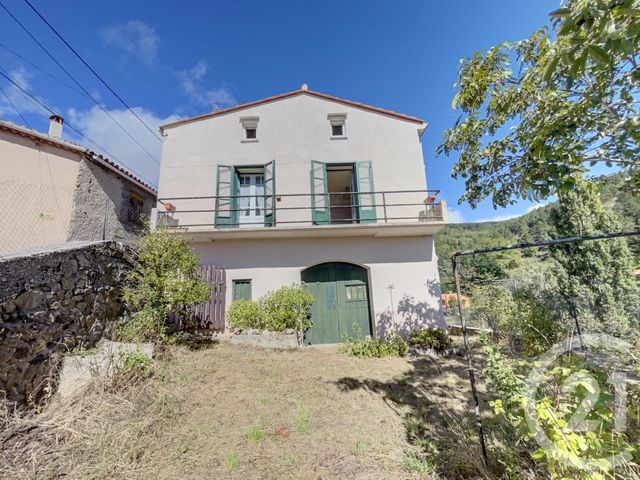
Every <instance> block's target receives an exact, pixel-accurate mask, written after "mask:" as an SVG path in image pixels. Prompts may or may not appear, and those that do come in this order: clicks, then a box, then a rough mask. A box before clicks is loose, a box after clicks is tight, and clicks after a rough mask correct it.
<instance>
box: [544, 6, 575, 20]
mask: <svg viewBox="0 0 640 480" xmlns="http://www.w3.org/2000/svg"><path fill="white" fill-rule="evenodd" d="M570 13H571V10H569V9H568V8H558V9H556V10H554V11H553V12H551V13H550V14H549V16H550V17H551V18H564V17H566V16H567V15H569V14H570Z"/></svg>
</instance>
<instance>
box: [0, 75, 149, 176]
mask: <svg viewBox="0 0 640 480" xmlns="http://www.w3.org/2000/svg"><path fill="white" fill-rule="evenodd" d="M0 76H2V77H4V78H6V79H7V80H8V81H9V82H11V83H12V84H13V85H14V86H15V87H16V88H18V89H19V90H20V91H21V92H22V93H24V94H25V95H26V96H27V97H29V98H30V99H31V100H32V101H33V102H35V103H36V104H37V105H39V106H40V107H42V108H44V109H45V110H46V111H48V112H49V113H50V114H52V115H55V113H56V112H55V111H54V110H53V108H51V107H50V106H48V105H47V104H46V103H44V102H43V101H42V100H40V99H39V98H38V97H36V96H35V95H34V94H33V93H31V92H30V91H29V90H28V89H27V87H25V86H24V85H22V84H20V83H19V82H18V81H17V80H15V79H14V78H13V77H11V76H10V75H8V74H7V72H5V71H4V70H3V69H1V68H0ZM65 123H66V124H67V127H68V128H70V129H71V130H73V131H74V132H75V133H76V134H78V135H79V136H80V137H81V138H83V139H84V140H86V141H87V142H89V143H91V144H93V145H94V146H95V147H96V148H97V149H98V150H101V151H102V152H103V153H104V154H105V155H107V156H108V157H110V158H112V159H113V160H115V161H116V162H118V163H119V164H121V165H123V166H124V167H126V168H128V169H129V170H130V171H131V172H132V173H135V174H136V175H137V176H138V177H140V178H141V179H142V180H144V181H145V182H147V183H148V184H149V185H151V184H152V182H150V181H149V180H148V179H146V178H145V177H144V176H142V175H140V174H139V173H138V172H137V171H136V170H134V169H133V168H131V167H130V166H129V165H127V164H126V163H124V162H122V161H120V160H118V159H117V158H116V157H115V156H114V155H112V154H111V153H109V152H108V151H107V150H106V149H105V148H103V147H101V146H100V145H98V144H97V143H96V142H94V141H93V140H91V139H90V138H89V137H87V136H86V135H85V134H84V133H82V132H81V131H80V130H78V129H77V128H75V127H74V126H73V125H71V123H70V122H68V121H65Z"/></svg>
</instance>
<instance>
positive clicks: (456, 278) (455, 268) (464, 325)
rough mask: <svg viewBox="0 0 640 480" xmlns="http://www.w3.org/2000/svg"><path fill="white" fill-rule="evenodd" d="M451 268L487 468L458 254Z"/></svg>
mask: <svg viewBox="0 0 640 480" xmlns="http://www.w3.org/2000/svg"><path fill="white" fill-rule="evenodd" d="M451 266H452V268H453V279H454V281H455V283H456V293H457V296H458V313H459V314H460V325H461V326H462V338H463V339H464V350H465V353H466V356H467V370H469V382H470V383H471V395H472V396H473V402H474V403H475V413H476V428H477V429H478V437H479V439H480V449H481V452H482V462H483V463H484V466H485V467H487V466H488V465H489V462H488V460H487V447H486V445H485V442H484V427H483V426H482V418H481V416H480V399H479V398H478V390H477V389H476V377H475V373H474V372H473V365H472V362H471V348H470V347H469V334H468V332H467V322H466V321H465V319H464V315H463V314H462V293H461V291H460V274H459V272H458V262H457V259H456V254H455V253H454V254H453V255H452V256H451Z"/></svg>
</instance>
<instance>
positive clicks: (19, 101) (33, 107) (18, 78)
mask: <svg viewBox="0 0 640 480" xmlns="http://www.w3.org/2000/svg"><path fill="white" fill-rule="evenodd" d="M9 76H10V77H11V78H12V79H13V80H15V82H16V83H18V84H19V85H21V86H22V87H23V88H24V89H25V90H28V91H33V89H32V88H31V85H30V80H31V78H32V77H33V74H32V73H30V72H29V71H27V69H26V68H24V67H23V66H20V67H19V68H17V69H15V70H12V71H10V72H9ZM7 83H8V85H7V86H6V87H5V86H4V85H2V90H3V91H4V92H5V93H6V97H5V95H4V94H0V116H3V117H5V116H12V117H15V116H17V115H18V114H17V113H16V109H17V110H18V111H19V112H20V113H22V114H25V113H38V114H41V115H46V116H49V111H47V110H45V109H44V108H43V107H41V106H40V105H38V104H37V103H36V102H35V101H34V100H32V99H31V98H29V97H28V96H27V95H25V94H24V93H22V91H21V90H20V89H19V88H18V87H16V86H15V85H14V84H12V83H9V82H8V81H7ZM7 97H9V99H7ZM37 98H38V99H40V101H42V102H43V103H45V104H46V102H45V101H44V100H42V99H41V98H40V97H37ZM12 104H13V105H12Z"/></svg>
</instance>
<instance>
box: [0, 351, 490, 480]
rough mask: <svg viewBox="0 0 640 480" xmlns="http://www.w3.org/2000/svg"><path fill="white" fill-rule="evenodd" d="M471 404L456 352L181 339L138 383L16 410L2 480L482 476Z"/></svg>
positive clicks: (1, 463)
mask: <svg viewBox="0 0 640 480" xmlns="http://www.w3.org/2000/svg"><path fill="white" fill-rule="evenodd" d="M469 406H470V405H469V392H468V380H467V377H466V371H465V369H464V359H463V358H461V357H449V358H443V359H438V360H433V359H427V358H410V357H408V358H384V359H358V358H354V357H350V356H347V355H345V354H344V353H342V352H341V351H340V350H338V349H337V348H313V349H311V348H307V349H301V350H296V351H289V352H281V351H271V350H263V349H258V348H251V347H241V346H232V345H228V344H225V343H221V344H216V345H213V346H211V347H210V348H207V349H203V350H199V351H190V350H187V349H186V348H183V347H173V348H171V349H170V350H169V351H168V352H167V353H166V354H165V355H163V357H162V358H160V359H158V360H157V361H156V362H155V366H154V367H153V375H152V376H151V378H149V379H147V380H144V381H143V382H142V383H140V384H138V385H135V386H131V387H127V388H124V389H122V388H120V389H104V388H99V386H95V387H94V388H93V390H92V391H89V392H86V393H84V394H83V395H81V396H79V397H78V398H76V399H74V400H73V401H72V402H70V403H68V404H65V405H61V404H56V403H53V404H52V405H51V406H50V407H49V408H48V409H47V410H46V411H44V412H42V413H41V414H39V415H37V416H35V417H27V418H23V419H21V420H17V419H14V420H13V422H11V423H9V426H8V427H7V428H5V431H4V432H0V478H29V479H32V478H33V479H41V478H42V479H44V478H61V477H63V478H65V479H103V478H104V479H106V478H116V479H154V480H159V479H183V478H184V479H190V480H196V479H405V478H406V479H412V478H427V479H436V478H442V477H441V476H439V474H438V473H437V472H438V470H439V469H440V470H442V468H441V467H442V466H443V465H445V466H446V471H447V472H449V474H447V478H455V477H459V478H474V477H480V476H481V475H480V469H481V464H480V459H479V455H478V453H477V446H476V445H473V444H468V443H467V444H464V443H461V439H462V438H473V437H474V434H473V431H469V428H470V427H469V426H468V425H469V422H467V420H466V419H468V412H469ZM447 442H448V443H447ZM447 444H448V445H449V447H447V446H446V445H447ZM443 445H444V446H445V447H444V450H443ZM430 449H433V450H434V452H433V453H434V454H437V458H439V462H442V464H443V465H434V464H433V463H432V462H430V461H429V460H428V459H426V458H425V457H424V455H423V453H424V452H429V450H430ZM433 458H435V457H433ZM451 472H453V473H451Z"/></svg>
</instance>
